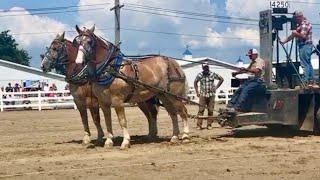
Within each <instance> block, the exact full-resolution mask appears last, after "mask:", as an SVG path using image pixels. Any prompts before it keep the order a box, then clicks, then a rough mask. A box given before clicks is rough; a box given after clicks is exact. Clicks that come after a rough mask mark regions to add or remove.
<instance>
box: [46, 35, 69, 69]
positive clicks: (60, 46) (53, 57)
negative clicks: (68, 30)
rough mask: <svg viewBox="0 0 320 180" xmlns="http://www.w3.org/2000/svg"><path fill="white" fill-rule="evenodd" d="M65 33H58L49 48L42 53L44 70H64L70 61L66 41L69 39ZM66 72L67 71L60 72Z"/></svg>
mask: <svg viewBox="0 0 320 180" xmlns="http://www.w3.org/2000/svg"><path fill="white" fill-rule="evenodd" d="M64 36H65V33H64V32H63V33H62V34H61V35H59V34H58V35H57V36H56V38H55V39H54V40H53V41H52V43H51V45H50V47H49V48H47V50H46V52H45V54H44V55H40V57H41V59H42V60H41V69H42V70H43V71H44V72H50V71H51V70H52V69H53V68H56V70H57V71H58V72H59V71H62V69H65V68H62V67H63V66H64V65H66V64H67V61H68V53H67V47H66V42H67V40H66V39H65V38H64ZM60 73H65V72H60Z"/></svg>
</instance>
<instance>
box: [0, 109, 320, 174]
mask: <svg viewBox="0 0 320 180" xmlns="http://www.w3.org/2000/svg"><path fill="white" fill-rule="evenodd" d="M188 109H189V111H190V112H191V113H195V112H196V110H197V109H196V107H193V106H188ZM112 113H113V119H114V121H113V129H114V133H115V136H122V133H121V131H120V126H119V125H118V121H117V119H116V118H115V113H114V112H112ZM127 117H128V121H129V131H130V133H131V136H132V140H131V142H132V146H131V148H130V149H129V150H124V151H121V150H119V147H120V143H121V138H120V137H116V138H115V147H114V148H113V149H105V148H103V147H84V146H82V145H81V139H82V136H83V131H82V125H81V121H80V115H79V114H78V111H76V110H47V111H41V112H38V111H11V112H3V113H0V179H2V178H3V179H246V180H247V179H259V180H262V179H268V180H269V179H291V180H292V179H314V180H317V179H320V137H317V136H313V135H311V134H308V133H290V132H284V131H281V132H271V131H270V130H268V129H266V128H264V127H247V128H241V129H237V130H235V131H233V133H234V135H230V132H231V130H230V129H225V128H220V127H219V126H218V125H217V126H216V127H215V128H214V129H213V130H201V131H198V130H196V129H195V122H194V120H190V121H189V122H190V125H191V131H192V133H191V135H192V140H191V142H190V143H187V144H183V143H179V144H175V145H172V144H170V143H169V140H170V135H171V134H172V131H171V129H172V127H171V121H169V117H168V115H167V113H166V112H165V111H164V110H161V111H160V115H159V121H158V126H159V135H160V138H159V139H158V140H156V142H149V141H148V139H147V138H146V136H145V135H146V134H147V133H148V129H147V121H146V119H145V117H144V116H143V114H142V113H141V112H140V111H139V110H138V109H137V108H128V109H127ZM179 123H180V125H181V124H182V123H181V122H179ZM103 125H104V122H103ZM104 127H105V125H104ZM90 129H91V132H92V138H93V139H94V138H95V137H96V130H95V127H94V125H93V123H92V121H91V118H90Z"/></svg>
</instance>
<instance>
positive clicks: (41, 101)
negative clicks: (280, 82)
mask: <svg viewBox="0 0 320 180" xmlns="http://www.w3.org/2000/svg"><path fill="white" fill-rule="evenodd" d="M236 89H237V88H230V89H227V90H222V92H220V91H221V90H220V91H219V92H218V93H216V102H223V103H225V104H227V103H228V101H229V100H230V99H231V96H232V95H233V93H234V91H235V90H236ZM188 99H189V100H192V101H195V102H198V101H199V99H198V97H197V95H196V93H195V91H194V89H193V88H190V90H189V92H188ZM54 108H74V109H76V108H77V107H76V105H75V103H74V101H73V97H72V96H71V95H70V91H28V92H2V91H1V90H0V110H1V112H3V111H4V110H12V109H37V110H39V111H41V110H42V109H54Z"/></svg>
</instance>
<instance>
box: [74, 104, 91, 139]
mask: <svg viewBox="0 0 320 180" xmlns="http://www.w3.org/2000/svg"><path fill="white" fill-rule="evenodd" d="M75 103H76V105H77V108H78V110H79V112H80V116H81V120H82V125H83V129H84V136H83V139H82V144H83V145H87V144H90V142H91V140H90V135H91V133H90V129H89V124H88V114H87V106H86V105H85V104H86V101H85V100H84V101H75Z"/></svg>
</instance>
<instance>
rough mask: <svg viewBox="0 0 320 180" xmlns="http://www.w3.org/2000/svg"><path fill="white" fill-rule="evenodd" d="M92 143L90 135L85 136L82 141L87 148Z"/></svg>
mask: <svg viewBox="0 0 320 180" xmlns="http://www.w3.org/2000/svg"><path fill="white" fill-rule="evenodd" d="M90 143H91V140H90V136H89V135H88V134H85V135H84V136H83V139H82V145H85V146H86V145H88V144H90Z"/></svg>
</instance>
